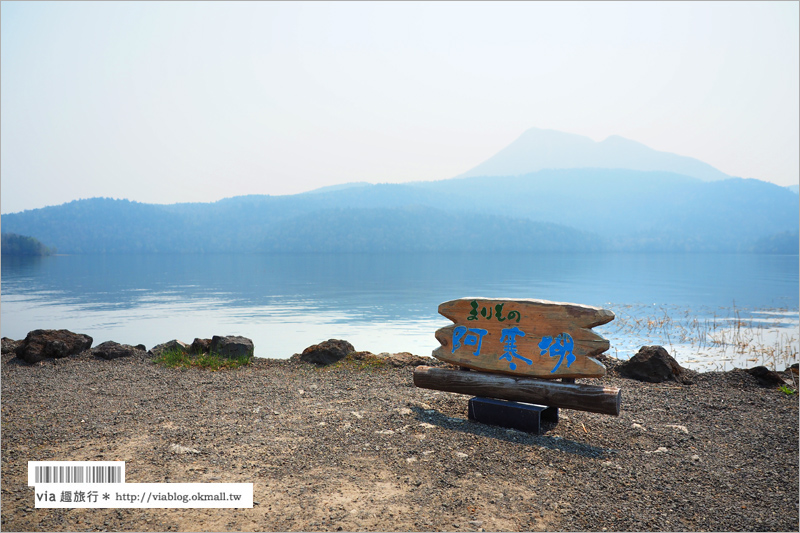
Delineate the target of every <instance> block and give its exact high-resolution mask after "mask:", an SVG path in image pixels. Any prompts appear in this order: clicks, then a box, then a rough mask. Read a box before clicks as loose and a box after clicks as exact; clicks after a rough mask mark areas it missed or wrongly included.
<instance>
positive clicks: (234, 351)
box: [210, 335, 255, 359]
mask: <svg viewBox="0 0 800 533" xmlns="http://www.w3.org/2000/svg"><path fill="white" fill-rule="evenodd" d="M210 349H211V351H212V352H214V353H216V354H219V355H221V356H222V357H227V358H230V359H232V358H234V357H242V356H249V357H252V356H253V352H254V351H255V347H254V346H253V341H251V340H250V339H248V338H247V337H237V336H235V335H228V336H226V337H220V336H218V335H214V336H213V337H212V338H211V345H210Z"/></svg>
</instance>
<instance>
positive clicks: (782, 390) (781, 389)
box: [778, 385, 797, 396]
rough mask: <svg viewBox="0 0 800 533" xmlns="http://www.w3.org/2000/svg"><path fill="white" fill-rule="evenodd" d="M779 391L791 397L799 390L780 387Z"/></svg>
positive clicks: (786, 386) (785, 386) (784, 386)
mask: <svg viewBox="0 0 800 533" xmlns="http://www.w3.org/2000/svg"><path fill="white" fill-rule="evenodd" d="M778 390H779V391H781V392H785V393H786V394H788V395H789V396H791V395H793V394H797V389H793V388H791V387H790V386H789V385H781V386H780V387H778Z"/></svg>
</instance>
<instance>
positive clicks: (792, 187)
mask: <svg viewBox="0 0 800 533" xmlns="http://www.w3.org/2000/svg"><path fill="white" fill-rule="evenodd" d="M786 188H787V189H789V190H790V191H792V192H793V193H795V194H800V186H798V185H789V186H787V187H786Z"/></svg>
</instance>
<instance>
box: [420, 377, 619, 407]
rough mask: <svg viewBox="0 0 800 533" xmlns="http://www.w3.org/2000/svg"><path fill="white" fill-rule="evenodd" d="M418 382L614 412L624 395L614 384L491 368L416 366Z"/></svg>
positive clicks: (461, 391)
mask: <svg viewBox="0 0 800 533" xmlns="http://www.w3.org/2000/svg"><path fill="white" fill-rule="evenodd" d="M414 385H416V386H417V387H421V388H424V389H435V390H441V391H446V392H456V393H459V394H470V395H472V396H483V397H484V398H499V399H501V400H511V401H515V402H525V403H535V404H540V405H548V406H551V407H563V408H565V409H576V410H578V411H589V412H592V413H602V414H607V415H614V416H619V409H620V403H621V399H622V398H621V392H620V390H619V389H616V388H612V387H602V386H597V385H584V384H575V383H562V382H558V381H548V380H542V379H536V378H529V377H523V376H508V375H503V374H491V373H488V372H477V371H473V372H461V371H458V370H448V369H445V368H433V367H430V366H418V367H417V368H416V369H415V370H414Z"/></svg>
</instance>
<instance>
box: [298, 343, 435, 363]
mask: <svg viewBox="0 0 800 533" xmlns="http://www.w3.org/2000/svg"><path fill="white" fill-rule="evenodd" d="M290 359H291V360H293V361H302V362H304V363H311V364H315V365H318V366H327V365H332V364H334V363H338V362H339V361H342V360H345V359H346V360H350V361H362V362H376V363H379V364H385V365H389V366H393V367H404V366H418V365H435V364H437V361H436V360H434V359H431V358H430V357H420V356H418V355H414V354H411V353H409V352H399V353H394V354H393V353H388V352H382V353H379V354H373V353H372V352H364V351H362V352H358V351H356V350H355V348H353V345H352V344H350V343H349V342H347V341H344V340H339V339H329V340H327V341H325V342H321V343H319V344H314V345H312V346H309V347H308V348H306V349H305V350H303V353H299V354H297V353H296V354H294V355H293V356H292V357H291V358H290Z"/></svg>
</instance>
